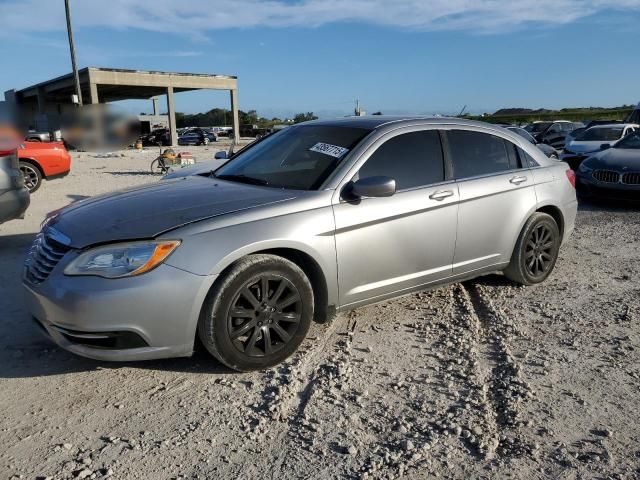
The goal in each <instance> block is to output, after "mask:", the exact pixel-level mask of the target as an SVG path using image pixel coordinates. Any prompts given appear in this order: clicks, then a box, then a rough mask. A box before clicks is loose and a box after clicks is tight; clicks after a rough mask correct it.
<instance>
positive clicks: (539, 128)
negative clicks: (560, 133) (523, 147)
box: [524, 122, 553, 133]
mask: <svg viewBox="0 0 640 480" xmlns="http://www.w3.org/2000/svg"><path fill="white" fill-rule="evenodd" d="M552 123H553V122H538V123H530V124H529V125H527V126H526V127H524V129H525V130H526V131H527V132H529V133H540V132H544V131H545V130H546V129H547V128H549V126H550V125H551V124H552Z"/></svg>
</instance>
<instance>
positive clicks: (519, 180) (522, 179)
mask: <svg viewBox="0 0 640 480" xmlns="http://www.w3.org/2000/svg"><path fill="white" fill-rule="evenodd" d="M509 181H510V182H511V183H513V184H514V185H520V184H521V183H524V182H526V181H527V177H524V176H522V175H516V176H515V177H511V178H510V179H509Z"/></svg>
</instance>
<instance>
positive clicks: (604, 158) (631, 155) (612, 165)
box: [585, 148, 640, 172]
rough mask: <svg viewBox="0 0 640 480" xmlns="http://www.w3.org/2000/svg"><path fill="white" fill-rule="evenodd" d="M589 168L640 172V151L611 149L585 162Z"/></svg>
mask: <svg viewBox="0 0 640 480" xmlns="http://www.w3.org/2000/svg"><path fill="white" fill-rule="evenodd" d="M585 166H588V167H589V168H606V169H611V170H618V171H629V172H640V150H634V149H626V148H609V149H607V150H603V151H602V152H599V153H597V154H595V155H594V156H592V157H590V158H588V159H587V160H585Z"/></svg>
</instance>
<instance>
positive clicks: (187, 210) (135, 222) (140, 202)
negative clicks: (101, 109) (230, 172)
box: [48, 176, 301, 248]
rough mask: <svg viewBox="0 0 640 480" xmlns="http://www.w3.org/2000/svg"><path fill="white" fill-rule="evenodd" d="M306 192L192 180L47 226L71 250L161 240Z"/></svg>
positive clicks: (90, 205)
mask: <svg viewBox="0 0 640 480" xmlns="http://www.w3.org/2000/svg"><path fill="white" fill-rule="evenodd" d="M300 193H301V192H295V191H291V190H281V189H275V188H268V187H260V186H254V185H246V184H242V183H236V182H227V181H222V180H217V179H213V178H210V177H200V176H191V177H186V178H180V179H175V180H167V181H164V182H158V183H153V184H150V185H144V186H140V187H135V188H130V189H127V190H122V191H119V192H114V193H110V194H107V195H101V196H98V197H92V198H90V199H87V200H82V201H80V202H76V203H73V204H71V205H69V206H67V207H65V208H63V209H61V210H59V211H57V212H54V213H53V214H52V216H51V219H50V220H49V222H48V226H52V227H54V228H55V229H56V230H57V231H58V232H61V233H62V234H64V235H65V236H67V237H68V238H69V239H70V246H71V247H74V248H83V247H86V246H89V245H94V244H99V243H107V242H116V241H123V240H136V239H146V238H153V237H156V236H158V235H160V234H162V233H164V232H167V231H169V230H173V229H175V228H178V227H181V226H184V225H187V224H189V223H193V222H198V221H200V220H205V219H207V218H212V217H217V216H220V215H225V214H228V213H232V212H237V211H240V210H247V209H249V208H255V207H259V206H262V205H267V204H271V203H276V202H282V201H287V200H292V199H294V198H295V197H296V196H297V195H299V194H300Z"/></svg>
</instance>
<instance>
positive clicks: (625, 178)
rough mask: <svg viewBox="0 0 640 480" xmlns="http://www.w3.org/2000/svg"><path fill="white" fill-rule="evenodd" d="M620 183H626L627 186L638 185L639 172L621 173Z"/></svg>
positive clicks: (639, 179) (639, 180)
mask: <svg viewBox="0 0 640 480" xmlns="http://www.w3.org/2000/svg"><path fill="white" fill-rule="evenodd" d="M622 183H626V184H627V185H640V172H627V173H623V174H622Z"/></svg>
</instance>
